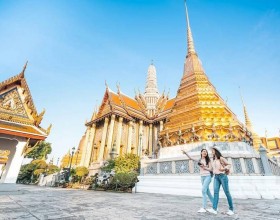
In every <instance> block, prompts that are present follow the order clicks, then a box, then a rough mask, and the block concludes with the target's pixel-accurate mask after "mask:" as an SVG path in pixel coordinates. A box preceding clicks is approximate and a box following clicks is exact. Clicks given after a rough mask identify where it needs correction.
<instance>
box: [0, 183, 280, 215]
mask: <svg viewBox="0 0 280 220" xmlns="http://www.w3.org/2000/svg"><path fill="white" fill-rule="evenodd" d="M234 203H235V208H236V214H235V215H234V216H233V217H228V216H226V215H224V214H222V212H224V211H226V210H227V206H226V201H225V200H224V199H222V200H221V203H220V204H221V205H220V206H219V210H220V213H218V215H217V216H214V215H211V214H208V213H207V214H197V212H196V211H197V210H198V209H199V208H200V204H201V198H195V197H188V196H172V195H161V194H144V193H136V194H130V193H113V192H101V191H85V190H73V189H61V188H47V187H46V188H45V187H38V186H28V185H15V184H0V219H1V220H2V219H28V220H29V219H30V220H32V219H94V220H98V219H100V220H106V219H123V220H125V219H127V220H133V219H143V220H144V219H145V220H148V219H151V220H152V219H153V220H156V219H161V220H162V219H172V220H177V219H178V220H179V219H180V220H183V219H280V200H249V199H248V200H234Z"/></svg>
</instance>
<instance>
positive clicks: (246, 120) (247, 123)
mask: <svg viewBox="0 0 280 220" xmlns="http://www.w3.org/2000/svg"><path fill="white" fill-rule="evenodd" d="M239 92H240V97H241V101H242V105H243V111H244V116H245V125H246V127H247V128H248V129H249V130H250V131H251V132H253V131H252V123H251V120H250V119H249V116H248V112H247V109H246V106H245V104H244V100H243V97H242V94H241V88H240V87H239Z"/></svg>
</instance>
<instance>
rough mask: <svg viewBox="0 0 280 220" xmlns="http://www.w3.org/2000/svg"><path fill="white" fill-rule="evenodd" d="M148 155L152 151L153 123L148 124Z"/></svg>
mask: <svg viewBox="0 0 280 220" xmlns="http://www.w3.org/2000/svg"><path fill="white" fill-rule="evenodd" d="M148 147H149V148H148V149H149V155H152V153H153V124H149V145H148Z"/></svg>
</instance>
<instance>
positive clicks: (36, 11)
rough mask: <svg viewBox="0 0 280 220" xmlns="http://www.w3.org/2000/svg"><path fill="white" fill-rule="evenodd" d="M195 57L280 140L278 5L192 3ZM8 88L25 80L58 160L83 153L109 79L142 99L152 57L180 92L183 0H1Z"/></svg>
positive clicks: (257, 0) (265, 0)
mask: <svg viewBox="0 0 280 220" xmlns="http://www.w3.org/2000/svg"><path fill="white" fill-rule="evenodd" d="M187 4H188V10H189V17H190V23H191V28H192V32H193V37H194V43H195V48H196V51H197V53H198V55H199V57H200V59H201V61H202V64H203V67H204V69H205V71H206V74H207V75H208V76H209V78H210V80H211V82H212V83H213V84H214V85H215V87H216V89H217V91H218V92H219V94H220V95H221V96H222V97H223V98H224V99H225V100H227V102H228V105H229V106H230V107H231V109H232V110H233V112H235V114H236V115H237V116H238V118H239V119H240V120H241V121H242V122H244V116H243V109H242V103H241V99H240V96H239V90H238V87H239V86H240V87H241V88H242V93H243V97H244V100H245V103H246V106H247V110H248V113H249V116H250V118H251V121H252V123H253V125H254V129H255V131H256V132H257V133H258V134H259V135H261V136H264V134H265V129H267V134H268V136H276V135H279V128H280V117H279V109H280V101H279V100H280V98H279V94H280V87H279V85H280V43H279V40H280V1H278V0H274V1H273V0H235V1H228V0H211V1H209V0H188V1H187ZM0 30H1V33H0V81H3V80H5V79H7V78H9V77H11V76H13V75H16V74H18V73H19V72H20V71H21V70H22V67H23V65H24V63H25V62H26V61H27V60H28V61H29V64H28V68H27V70H26V79H27V82H28V85H29V87H30V90H31V93H32V96H33V100H34V102H35V105H36V107H37V110H38V111H39V112H40V111H42V110H43V108H45V109H46V114H45V117H44V120H43V122H42V124H41V125H42V127H44V128H47V127H48V126H49V124H50V123H52V124H53V129H52V131H51V134H50V136H49V137H48V139H47V141H49V142H51V143H52V147H53V152H52V155H51V156H50V158H52V157H54V160H55V161H56V160H57V158H58V157H60V158H61V157H62V156H63V154H65V153H66V152H67V151H68V149H69V148H72V147H73V146H76V147H77V146H78V143H79V141H80V138H81V137H82V135H83V134H84V132H85V129H86V127H85V125H84V123H85V121H86V119H90V117H91V115H92V112H93V109H94V107H95V105H96V104H97V103H98V104H100V103H101V101H102V98H103V94H104V91H105V83H104V82H105V80H107V83H108V85H109V87H110V88H111V89H112V90H115V91H116V83H120V86H121V90H122V91H123V92H124V93H126V94H128V95H130V96H132V97H133V96H134V89H135V88H136V89H138V88H139V89H140V90H141V91H143V90H144V87H145V79H146V72H147V68H148V65H149V64H150V62H151V60H152V59H153V60H154V65H155V66H156V68H157V77H158V86H159V90H160V91H161V92H162V91H163V89H164V88H166V90H168V89H170V96H171V97H174V96H175V95H176V92H177V89H178V86H179V82H180V79H181V77H182V73H183V63H184V59H185V55H186V20H185V9H184V1H183V0H134V1H130V0H92V1H90V0H87V1H86V0H84V1H80V0H60V1H57V0H48V1H46V0H40V1H35V0H21V1H4V0H0Z"/></svg>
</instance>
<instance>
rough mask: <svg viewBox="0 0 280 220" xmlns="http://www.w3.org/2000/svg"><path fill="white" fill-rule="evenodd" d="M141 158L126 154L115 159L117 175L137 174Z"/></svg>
mask: <svg viewBox="0 0 280 220" xmlns="http://www.w3.org/2000/svg"><path fill="white" fill-rule="evenodd" d="M139 162H140V157H139V156H137V155H136V154H125V155H123V156H120V157H117V158H116V159H115V171H116V173H130V172H136V171H137V170H138V168H139Z"/></svg>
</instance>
